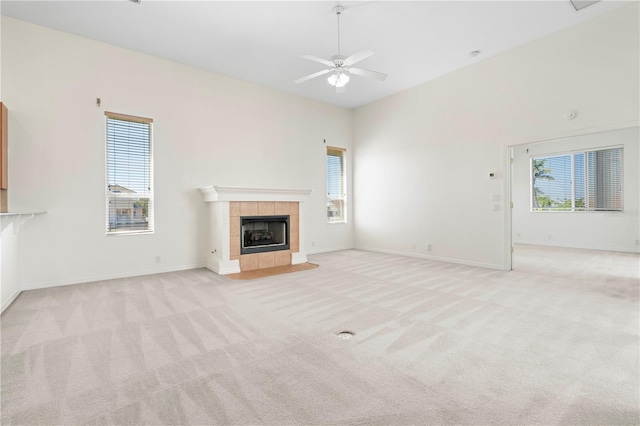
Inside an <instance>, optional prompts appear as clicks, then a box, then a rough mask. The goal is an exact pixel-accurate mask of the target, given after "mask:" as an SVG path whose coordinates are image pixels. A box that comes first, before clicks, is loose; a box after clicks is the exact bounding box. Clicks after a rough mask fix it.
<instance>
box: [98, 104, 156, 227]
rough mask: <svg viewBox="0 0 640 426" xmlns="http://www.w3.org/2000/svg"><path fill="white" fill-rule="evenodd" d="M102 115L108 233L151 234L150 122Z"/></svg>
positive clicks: (143, 119) (151, 151)
mask: <svg viewBox="0 0 640 426" xmlns="http://www.w3.org/2000/svg"><path fill="white" fill-rule="evenodd" d="M105 115H106V133H107V135H106V137H107V144H106V145H107V152H106V173H107V176H106V178H107V179H106V180H107V188H106V218H107V219H106V230H107V234H108V235H113V234H132V233H150V232H153V150H152V123H153V120H152V119H150V118H142V117H134V116H129V115H124V114H117V113H111V112H106V113H105Z"/></svg>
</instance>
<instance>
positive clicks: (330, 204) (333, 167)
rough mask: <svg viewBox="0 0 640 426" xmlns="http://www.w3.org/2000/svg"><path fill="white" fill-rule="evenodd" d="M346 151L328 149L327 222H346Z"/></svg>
mask: <svg viewBox="0 0 640 426" xmlns="http://www.w3.org/2000/svg"><path fill="white" fill-rule="evenodd" d="M346 198H347V190H346V179H345V150H344V149H340V148H327V221H328V222H329V223H333V222H345V221H346V213H345V210H346Z"/></svg>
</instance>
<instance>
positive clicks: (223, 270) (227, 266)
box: [207, 260, 240, 275]
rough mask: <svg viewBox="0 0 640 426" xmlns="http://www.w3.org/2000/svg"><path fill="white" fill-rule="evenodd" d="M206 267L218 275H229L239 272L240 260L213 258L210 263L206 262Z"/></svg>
mask: <svg viewBox="0 0 640 426" xmlns="http://www.w3.org/2000/svg"><path fill="white" fill-rule="evenodd" d="M207 269H208V270H210V271H212V272H215V273H216V274H218V275H229V274H239V273H240V261H239V260H227V261H224V260H214V261H213V262H212V263H208V264H207Z"/></svg>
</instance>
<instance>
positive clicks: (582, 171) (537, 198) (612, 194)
mask: <svg viewBox="0 0 640 426" xmlns="http://www.w3.org/2000/svg"><path fill="white" fill-rule="evenodd" d="M531 188H532V191H531V210H532V211H622V148H610V149H600V150H593V151H582V152H573V153H570V154H564V155H555V156H549V157H537V158H532V159H531Z"/></svg>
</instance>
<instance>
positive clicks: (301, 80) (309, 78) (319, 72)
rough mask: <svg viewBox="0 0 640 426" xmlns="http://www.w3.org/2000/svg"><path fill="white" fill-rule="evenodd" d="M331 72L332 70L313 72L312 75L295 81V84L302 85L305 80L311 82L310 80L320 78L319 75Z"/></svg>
mask: <svg viewBox="0 0 640 426" xmlns="http://www.w3.org/2000/svg"><path fill="white" fill-rule="evenodd" d="M331 71H333V70H322V71H318V72H314V73H313V74H309V75H307V76H305V77H302V78H299V79H297V80H296V81H295V82H296V83H303V82H305V81H307V80H311V79H312V78H316V77H320V76H321V75H324V74H328V73H330V72H331Z"/></svg>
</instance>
